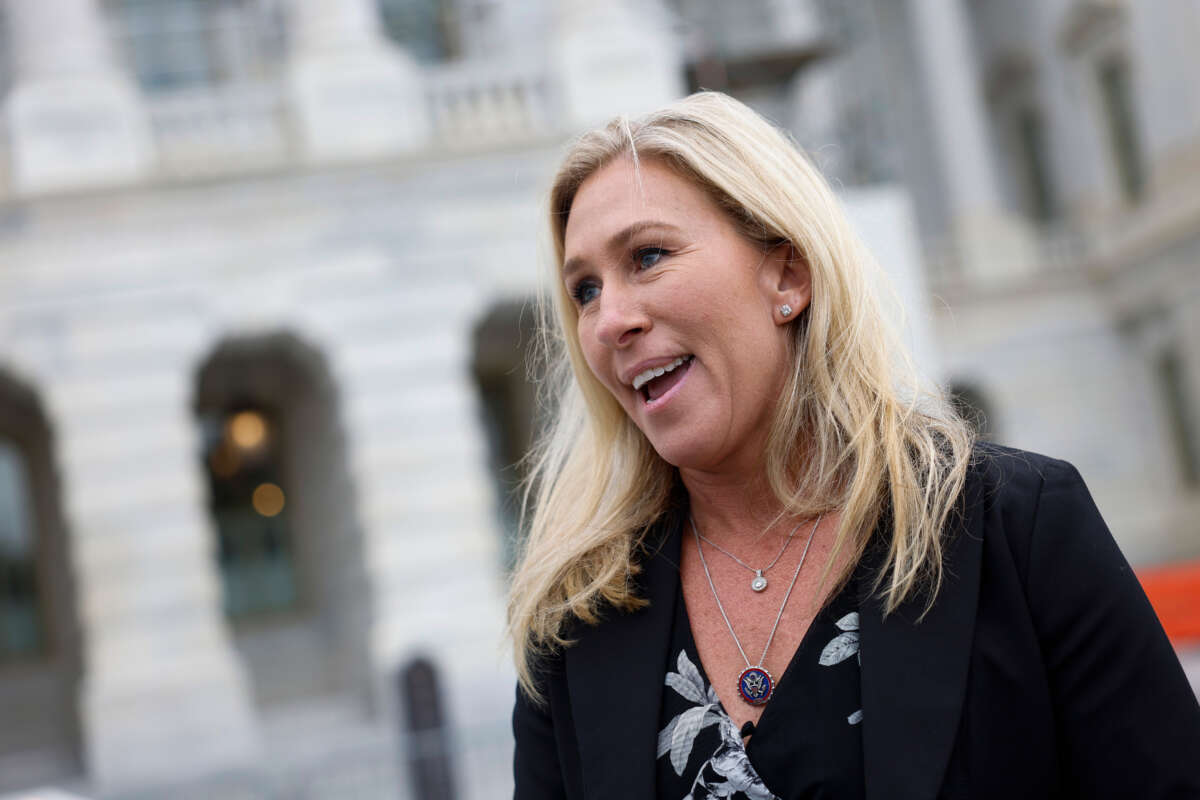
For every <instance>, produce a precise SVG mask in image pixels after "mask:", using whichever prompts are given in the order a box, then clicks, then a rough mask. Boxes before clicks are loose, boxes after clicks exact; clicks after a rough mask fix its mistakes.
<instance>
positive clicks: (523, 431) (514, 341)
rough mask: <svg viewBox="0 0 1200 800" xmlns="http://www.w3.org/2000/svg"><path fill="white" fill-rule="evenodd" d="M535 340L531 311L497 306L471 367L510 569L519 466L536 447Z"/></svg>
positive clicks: (478, 331) (478, 338)
mask: <svg viewBox="0 0 1200 800" xmlns="http://www.w3.org/2000/svg"><path fill="white" fill-rule="evenodd" d="M533 337H534V326H533V311H532V310H531V309H530V308H528V307H527V304H525V303H506V304H503V305H500V306H497V307H496V308H494V309H492V311H491V312H490V313H489V314H488V315H487V316H486V317H484V318H483V320H482V321H481V322H480V323H479V325H478V326H477V327H476V328H475V347H474V351H475V356H474V362H473V365H472V366H473V370H474V373H475V381H476V384H477V385H478V387H479V394H480V399H481V400H482V404H481V410H482V414H483V426H484V431H485V432H486V434H487V440H488V460H489V466H490V468H491V473H492V476H493V479H494V480H495V484H496V494H497V497H498V498H499V502H500V509H499V511H500V518H501V522H502V524H503V525H504V529H505V533H506V536H505V541H504V558H505V565H506V566H511V565H512V563H513V560H514V558H515V556H516V546H517V541H518V539H519V538H520V531H519V530H518V528H517V526H518V516H519V511H520V509H519V508H518V505H519V500H520V498H519V496H518V494H519V488H520V483H521V479H522V478H523V477H524V475H523V473H522V470H521V467H520V461H521V459H522V458H523V457H524V455H525V453H526V452H528V450H529V448H530V445H532V443H533V439H534V435H535V433H536V431H537V424H538V420H537V413H536V411H537V402H536V390H535V387H534V385H533V383H531V382H530V380H529V375H528V369H529V364H528V359H529V354H530V347H531V345H532V343H533Z"/></svg>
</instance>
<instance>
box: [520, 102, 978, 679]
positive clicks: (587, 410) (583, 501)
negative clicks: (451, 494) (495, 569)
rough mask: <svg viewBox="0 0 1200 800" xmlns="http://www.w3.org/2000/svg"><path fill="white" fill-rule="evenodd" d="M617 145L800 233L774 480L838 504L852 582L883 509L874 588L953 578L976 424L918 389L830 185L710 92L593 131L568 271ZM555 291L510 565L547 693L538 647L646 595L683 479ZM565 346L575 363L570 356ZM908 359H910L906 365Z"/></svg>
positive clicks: (818, 503) (751, 226) (525, 669)
mask: <svg viewBox="0 0 1200 800" xmlns="http://www.w3.org/2000/svg"><path fill="white" fill-rule="evenodd" d="M618 157H629V158H631V159H633V162H634V164H635V166H636V165H637V163H638V160H639V159H657V160H659V161H660V162H661V163H664V164H666V165H668V166H669V167H671V168H672V169H674V170H675V171H676V172H677V173H679V174H680V175H682V176H684V177H686V178H688V179H690V180H692V181H694V182H695V184H696V185H697V186H699V187H701V188H702V189H703V190H705V191H706V192H707V193H708V194H709V196H710V197H711V198H712V199H713V200H714V201H715V202H716V203H717V204H718V205H719V206H720V207H721V208H722V209H724V210H725V211H726V213H728V214H729V215H730V217H731V219H733V220H734V221H735V223H736V224H737V225H738V227H739V229H740V230H741V231H742V232H743V234H744V235H745V236H746V237H747V238H748V239H749V240H751V241H754V242H757V243H759V244H760V245H762V246H763V247H769V246H773V245H776V244H779V243H781V242H788V243H790V244H791V245H792V246H793V247H794V248H795V250H796V251H797V252H798V253H799V254H801V255H802V257H803V258H804V259H805V261H806V262H807V264H808V267H809V269H810V271H811V280H812V300H811V302H810V304H809V307H808V308H807V309H806V311H805V312H804V313H803V314H802V316H801V317H800V318H799V319H797V320H796V322H794V323H793V324H792V325H791V330H792V331H793V332H794V337H793V341H792V348H791V352H792V359H791V365H790V375H789V376H788V379H787V381H786V385H785V389H784V392H783V396H782V397H781V398H780V400H779V402H778V404H777V411H776V414H775V418H774V421H773V424H772V428H771V431H770V435H769V440H768V446H767V453H766V461H767V479H768V481H769V484H770V487H771V490H772V491H773V493H774V494H775V496H776V497H777V498H778V500H779V502H780V503H781V504H782V506H783V508H784V513H785V514H788V515H793V516H805V517H808V516H815V515H817V514H821V513H825V512H827V511H831V510H835V509H836V510H838V511H840V512H841V513H840V522H839V525H838V528H837V531H836V534H835V544H834V555H833V556H831V558H830V563H831V564H832V563H833V558H834V557H835V556H837V555H838V554H839V553H842V552H843V551H844V550H845V549H846V548H849V553H850V555H851V556H852V558H849V559H840V560H839V563H842V562H844V563H847V564H848V565H849V566H848V567H847V568H846V569H845V570H844V574H839V575H836V576H833V577H834V578H835V579H836V581H837V582H838V583H840V582H841V581H842V580H844V579H845V578H846V577H847V576H848V574H849V571H850V570H851V569H853V566H854V565H855V564H856V563H857V561H858V560H859V558H861V556H862V553H863V551H864V549H865V547H866V545H867V542H868V540H869V539H870V536H871V533H872V531H873V530H874V529H875V527H876V526H877V525H878V524H879V523H880V520H881V517H882V515H883V514H884V511H885V509H886V510H887V512H888V518H887V520H886V524H887V526H888V527H889V528H890V533H891V536H890V542H889V548H888V552H887V556H886V560H885V562H884V564H883V568H882V569H881V571H880V572H879V574H878V575H877V576H876V584H875V587H874V588H875V590H876V591H878V592H881V593H882V596H883V598H884V600H885V609H886V610H887V611H892V610H894V609H895V608H896V607H897V605H899V604H900V603H901V602H902V601H903V600H905V599H906V598H908V597H909V596H910V595H913V594H914V593H916V592H918V591H920V590H921V589H923V588H925V589H929V590H930V591H929V594H928V602H930V603H932V599H933V597H934V596H935V595H936V593H937V590H938V587H939V586H940V583H941V579H942V543H941V532H942V530H943V528H944V526H945V523H946V520H947V518H948V516H949V515H950V513H951V512H952V509H953V507H954V503H955V500H956V499H957V498H958V495H959V494H960V492H961V490H962V485H963V481H964V476H965V473H966V468H967V464H968V462H969V459H970V451H971V445H972V435H971V432H970V429H969V428H968V427H967V425H966V424H965V423H964V422H963V421H962V420H961V419H960V418H959V417H958V416H957V415H956V414H954V413H953V411H952V410H951V409H950V408H949V405H948V404H947V403H946V402H945V400H944V398H943V397H942V396H941V395H940V394H939V393H936V392H929V391H925V390H922V389H921V388H920V383H919V381H918V379H917V378H916V375H915V371H914V370H913V369H912V367H911V364H910V362H909V361H908V359H907V358H906V357H903V358H897V355H898V354H900V353H903V352H904V351H903V348H901V347H900V345H899V343H898V340H897V337H896V336H895V334H894V332H893V331H892V330H891V329H890V328H889V326H888V325H887V324H886V322H885V320H884V318H883V315H882V314H881V312H880V310H879V306H878V304H877V301H876V299H875V297H874V294H873V292H874V286H873V284H876V283H879V282H880V281H881V280H882V278H881V276H880V275H879V274H878V271H877V268H876V267H875V265H874V262H873V260H872V259H871V257H870V256H869V254H868V253H867V251H866V249H865V247H864V246H863V245H862V244H861V242H860V241H859V239H858V237H857V236H856V235H855V234H854V232H853V231H852V230H851V228H850V225H849V223H848V221H847V220H846V218H845V215H844V213H843V212H842V210H841V208H840V206H839V204H838V201H837V200H836V198H835V197H834V195H833V192H832V190H831V189H830V187H829V186H828V184H827V183H826V181H825V180H824V178H822V177H821V175H820V174H819V173H818V171H817V170H816V169H815V168H814V167H813V166H812V165H811V164H810V163H809V162H808V160H807V159H806V158H805V157H804V156H803V155H802V154H801V153H800V152H799V150H797V148H796V147H795V146H794V145H793V144H792V143H791V141H790V140H789V139H788V138H787V136H785V135H784V134H783V133H781V132H780V131H779V130H777V129H776V128H774V127H773V126H771V125H770V124H769V123H768V122H766V121H765V120H764V119H762V118H761V117H760V116H758V115H757V114H756V113H754V112H753V111H751V110H750V109H749V108H747V107H746V106H744V105H742V104H741V103H739V102H738V101H736V100H733V99H732V98H729V97H727V96H724V95H721V94H718V93H714V92H702V93H699V94H695V95H692V96H691V97H688V98H685V99H683V100H680V101H678V102H676V103H673V104H671V105H669V106H666V107H665V108H662V109H660V110H658V111H655V112H653V113H651V114H648V115H646V116H644V117H641V118H638V119H634V120H630V119H626V118H623V117H622V118H618V119H616V120H614V121H613V122H611V123H610V124H609V125H607V126H606V127H604V128H602V129H598V130H594V131H591V132H589V133H587V134H585V135H583V136H582V137H580V138H579V139H578V140H577V141H576V142H575V143H574V145H573V146H572V147H571V148H570V150H569V152H568V153H567V155H566V157H565V158H564V159H563V162H562V165H561V166H560V168H559V170H558V172H557V174H556V175H555V178H554V183H553V187H552V189H551V193H550V209H549V212H550V226H551V233H552V236H553V244H554V252H555V261H556V265H557V267H558V268H560V269H561V266H562V263H563V251H564V233H565V230H566V223H567V216H568V215H569V213H570V211H571V204H572V202H573V201H574V198H575V195H576V193H577V192H578V190H579V188H580V186H581V185H582V184H583V182H584V181H585V180H586V179H587V178H588V177H589V176H591V175H592V174H594V173H595V172H596V171H598V170H599V169H601V168H602V167H604V166H605V165H607V164H608V163H610V162H612V161H613V160H614V159H617V158H618ZM552 284H553V285H552V286H551V287H550V289H549V290H548V294H549V297H548V298H547V297H545V296H543V298H542V300H543V302H542V303H541V305H540V307H541V310H542V311H543V325H542V335H543V340H542V341H543V343H544V345H545V347H546V349H547V352H550V353H552V356H551V359H552V363H551V365H550V367H551V369H552V372H551V374H550V376H549V377H548V378H547V379H546V380H547V383H548V385H550V386H552V387H557V389H558V392H559V394H558V396H557V397H555V398H554V401H553V405H552V408H553V410H554V419H553V421H552V423H551V424H550V426H549V430H548V431H547V433H546V435H545V436H544V437H543V438H542V440H541V441H540V443H539V445H538V447H537V448H536V449H535V451H534V453H533V454H531V456H530V461H529V465H530V467H531V469H530V478H529V483H528V484H527V490H526V494H525V505H526V509H527V510H531V511H532V515H531V517H527V519H529V521H530V524H529V535H528V537H527V539H526V541H525V544H524V547H523V551H522V554H521V557H520V559H519V562H518V566H517V568H516V571H515V573H514V575H513V581H512V593H511V599H510V602H509V627H510V633H511V635H512V637H513V641H514V644H515V656H516V663H517V672H518V675H519V678H520V682H521V685H522V687H523V688H524V689H525V691H526V692H528V693H529V694H530V695H531V696H533V697H535V698H536V697H538V696H539V695H538V692H537V690H536V688H535V676H534V674H533V670H534V664H535V662H536V659H537V657H538V656H539V655H540V654H543V653H547V652H553V651H555V650H557V649H559V648H561V647H564V646H568V645H569V644H570V638H569V637H570V630H569V623H571V622H572V621H573V620H579V621H582V622H584V623H588V624H595V623H596V622H597V621H598V620H599V615H600V614H601V613H602V611H603V610H605V609H616V610H620V611H629V610H632V609H635V608H638V607H640V606H641V605H643V604H644V602H645V601H644V600H643V599H641V598H639V597H638V596H637V595H636V593H635V590H634V584H633V581H632V580H631V579H632V577H633V576H634V574H635V573H636V572H637V570H638V551H639V549H640V548H641V547H642V545H643V544H644V539H645V537H646V534H647V532H648V530H649V529H650V528H651V526H652V525H653V524H654V523H655V522H656V521H657V520H659V518H661V517H662V516H663V514H664V513H665V512H666V511H667V509H668V506H669V499H670V496H671V492H672V489H673V487H674V486H675V485H676V480H677V477H676V472H675V468H674V467H672V466H671V465H669V464H668V463H666V462H665V461H663V460H662V459H661V458H660V457H659V456H658V455H657V453H655V451H654V449H653V448H652V447H651V446H650V444H649V442H648V441H647V440H646V438H645V437H644V436H643V435H642V434H641V432H640V431H639V430H638V429H637V427H636V426H635V425H634V424H633V423H632V422H631V421H630V419H629V418H628V417H627V416H626V415H625V413H624V411H623V410H622V409H621V406H620V405H619V404H618V403H617V401H616V399H615V398H613V397H612V396H611V395H610V394H609V392H608V391H607V390H606V389H605V388H604V386H603V385H602V384H601V383H600V382H599V381H598V380H597V379H596V378H595V377H594V376H593V375H592V374H591V372H590V370H589V369H588V367H587V365H586V363H585V362H584V359H583V354H582V351H581V349H580V343H579V339H578V335H577V331H576V308H575V304H574V303H573V302H572V300H571V298H570V297H569V296H568V295H567V293H566V289H565V287H564V285H563V281H562V280H561V279H560V278H559V279H556V280H554V281H552ZM564 354H565V358H564V357H563V355H564ZM897 362H899V363H897Z"/></svg>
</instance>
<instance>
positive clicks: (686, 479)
mask: <svg viewBox="0 0 1200 800" xmlns="http://www.w3.org/2000/svg"><path fill="white" fill-rule="evenodd" d="M680 478H681V479H682V480H683V485H684V487H685V488H686V489H687V491H688V499H689V502H690V506H691V513H692V517H693V519H695V520H696V525H697V526H699V528H700V531H701V532H702V533H703V534H704V535H705V536H706V537H707V538H709V539H711V540H713V541H718V542H726V541H728V542H734V541H744V540H745V539H746V538H747V537H755V538H758V537H759V535H760V534H762V533H765V532H767V531H768V530H770V531H779V532H780V533H781V535H786V534H787V533H788V531H789V530H791V527H792V523H789V522H788V520H787V519H786V518H785V519H783V520H780V519H779V515H780V512H781V511H782V510H783V506H782V505H781V504H780V502H779V500H777V499H776V497H775V494H774V492H772V491H771V489H770V487H769V486H768V485H767V480H766V476H765V475H763V474H761V473H760V474H751V475H750V476H749V477H745V476H735V477H730V476H729V475H713V474H711V473H704V472H697V471H693V470H680Z"/></svg>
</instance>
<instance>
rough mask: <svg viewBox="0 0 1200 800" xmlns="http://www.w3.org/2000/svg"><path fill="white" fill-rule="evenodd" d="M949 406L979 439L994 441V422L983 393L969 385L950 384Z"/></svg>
mask: <svg viewBox="0 0 1200 800" xmlns="http://www.w3.org/2000/svg"><path fill="white" fill-rule="evenodd" d="M948 394H949V396H950V397H949V399H950V405H951V406H953V407H954V411H955V412H956V413H957V414H958V415H959V416H960V417H962V418H963V419H964V420H966V422H967V424H968V425H970V426H971V427H972V428H974V430H975V433H976V434H978V436H979V438H980V439H982V440H984V441H987V442H990V441H995V436H996V431H995V428H994V425H995V422H994V420H993V419H992V417H993V414H992V412H991V408H990V403H988V401H987V398H986V397H985V396H984V394H983V392H982V391H980V390H979V389H978V388H976V387H975V386H973V385H972V384H969V383H957V382H956V383H952V384H950V388H949V392H948Z"/></svg>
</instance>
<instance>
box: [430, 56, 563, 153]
mask: <svg viewBox="0 0 1200 800" xmlns="http://www.w3.org/2000/svg"><path fill="white" fill-rule="evenodd" d="M426 76H427V77H426V83H425V96H426V101H427V103H428V109H429V116H430V121H431V122H432V125H433V138H434V142H435V143H436V145H435V146H439V147H441V146H446V147H478V146H487V145H490V144H501V143H510V142H514V141H522V140H530V139H537V138H541V137H544V136H546V135H548V134H551V133H554V132H555V131H556V130H557V127H556V125H555V124H554V119H555V115H554V114H553V110H554V99H553V91H552V89H551V85H550V80H549V76H548V71H547V70H546V69H545V68H543V67H542V66H541V65H538V64H525V65H511V64H502V63H471V62H466V63H461V64H446V65H440V66H437V67H433V68H430V69H429V70H428V72H427V73H426Z"/></svg>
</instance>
